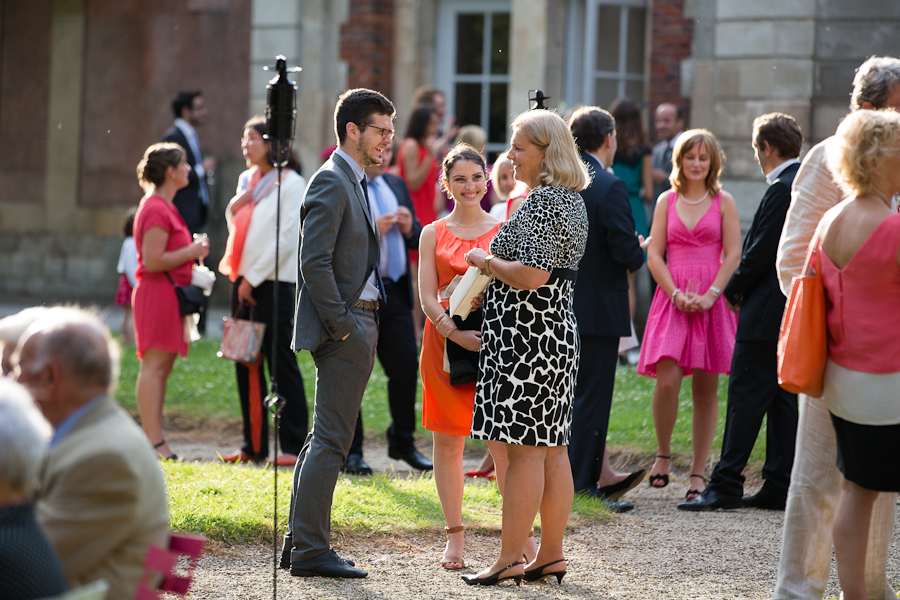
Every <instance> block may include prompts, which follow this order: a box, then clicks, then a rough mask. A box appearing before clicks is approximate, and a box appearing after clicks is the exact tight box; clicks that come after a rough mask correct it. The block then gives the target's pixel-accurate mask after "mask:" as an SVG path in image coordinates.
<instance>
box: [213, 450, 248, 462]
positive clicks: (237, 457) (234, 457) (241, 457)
mask: <svg viewBox="0 0 900 600" xmlns="http://www.w3.org/2000/svg"><path fill="white" fill-rule="evenodd" d="M219 460H221V461H222V462H226V463H250V462H253V463H255V462H258V461H255V460H253V457H252V456H250V455H249V454H247V453H246V452H244V451H241V452H238V453H237V454H229V455H228V456H222V455H219Z"/></svg>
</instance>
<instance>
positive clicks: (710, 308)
mask: <svg viewBox="0 0 900 600" xmlns="http://www.w3.org/2000/svg"><path fill="white" fill-rule="evenodd" d="M723 160H724V155H723V153H722V151H721V150H720V149H719V144H718V142H717V141H716V138H715V136H713V134H712V133H710V132H709V131H706V130H705V129H692V130H690V131H686V132H684V133H683V134H681V137H679V138H678V142H677V143H676V144H675V149H674V151H673V156H672V162H673V168H672V175H671V176H670V177H669V182H670V183H671V185H672V189H670V190H667V191H665V192H663V193H662V194H660V196H659V198H658V199H657V201H656V210H655V211H654V215H653V226H652V229H651V230H650V236H651V240H650V247H649V248H648V250H647V265H648V266H649V268H650V273H651V274H652V275H653V278H654V279H655V280H656V283H657V284H658V287H657V288H656V294H655V296H654V297H653V303H652V305H651V306H650V314H649V315H648V317H647V327H646V331H645V334H644V343H643V347H642V348H641V358H640V361H639V362H638V367H637V372H638V373H640V374H641V375H646V376H648V377H656V389H655V390H654V392H653V424H654V426H655V428H656V440H657V451H656V452H657V454H656V460H655V461H654V463H653V468H652V469H651V470H650V477H649V483H650V486H651V487H660V488H662V487H665V486H667V485H668V484H669V466H670V463H671V460H672V451H671V448H670V442H671V440H672V430H673V429H674V428H675V419H676V417H677V416H678V392H679V391H680V390H681V380H682V377H686V376H692V381H691V392H692V396H693V403H694V418H693V446H694V458H693V462H692V464H691V480H690V485H689V486H688V492H687V494H686V498H687V499H688V500H691V499H693V498H696V497H697V496H699V495H700V494H701V493H702V492H703V490H704V489H705V487H706V486H705V478H704V475H705V471H706V459H707V457H708V456H709V448H710V446H711V445H712V439H713V436H714V435H715V430H716V421H717V419H718V415H719V398H718V380H719V374H728V373H730V372H731V354H732V352H733V350H734V336H735V333H736V331H737V315H735V314H734V313H732V312H730V311H729V310H728V309H727V308H726V306H725V302H724V300H722V299H720V298H719V295H720V294H721V290H722V288H724V287H725V284H726V283H728V280H729V279H730V278H731V275H732V273H734V270H735V269H736V268H737V266H738V264H739V263H740V259H741V226H740V223H739V221H738V213H737V207H736V206H735V203H734V198H732V196H731V194H729V193H728V192H726V191H724V190H722V189H721V186H720V185H719V175H720V174H721V173H722V163H723Z"/></svg>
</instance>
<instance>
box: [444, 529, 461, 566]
mask: <svg viewBox="0 0 900 600" xmlns="http://www.w3.org/2000/svg"><path fill="white" fill-rule="evenodd" d="M465 528H466V527H465V525H458V526H457V527H447V526H446V525H444V535H450V534H451V533H459V532H460V531H463V530H465ZM452 562H456V561H452Z"/></svg>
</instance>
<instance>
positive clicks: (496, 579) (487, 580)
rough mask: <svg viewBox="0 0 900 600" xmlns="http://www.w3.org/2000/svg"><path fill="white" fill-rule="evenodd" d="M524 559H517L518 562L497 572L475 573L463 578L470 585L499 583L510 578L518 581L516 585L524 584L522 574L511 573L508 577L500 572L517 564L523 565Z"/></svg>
mask: <svg viewBox="0 0 900 600" xmlns="http://www.w3.org/2000/svg"><path fill="white" fill-rule="evenodd" d="M521 564H522V561H520V560H517V561H516V562H514V563H512V564H510V565H506V566H505V567H503V568H502V569H500V570H499V571H497V572H496V573H491V574H490V575H487V576H485V577H477V576H475V575H463V576H462V580H463V581H465V582H466V583H468V584H469V585H497V584H498V583H500V582H501V581H506V580H508V579H512V580H513V581H515V582H516V586H520V585H522V575H510V576H508V577H500V573H503V572H504V571H508V570H509V569H512V568H513V567H515V566H516V565H521Z"/></svg>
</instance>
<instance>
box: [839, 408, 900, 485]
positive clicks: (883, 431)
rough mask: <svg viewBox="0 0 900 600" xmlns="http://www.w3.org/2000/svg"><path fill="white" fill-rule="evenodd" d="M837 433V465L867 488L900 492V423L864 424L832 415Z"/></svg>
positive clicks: (845, 474) (846, 475)
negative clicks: (898, 473)
mask: <svg viewBox="0 0 900 600" xmlns="http://www.w3.org/2000/svg"><path fill="white" fill-rule="evenodd" d="M831 422H832V423H834V433H835V435H836V436H837V467H838V469H840V471H841V473H843V474H844V478H846V479H847V480H848V481H852V482H853V483H855V484H856V485H858V486H860V487H862V488H865V489H867V490H875V491H878V492H900V479H898V478H897V476H896V475H897V464H898V462H900V424H898V425H860V424H859V423H851V422H850V421H845V420H844V419H842V418H840V417H837V416H835V415H834V414H833V413H832V415H831Z"/></svg>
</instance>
